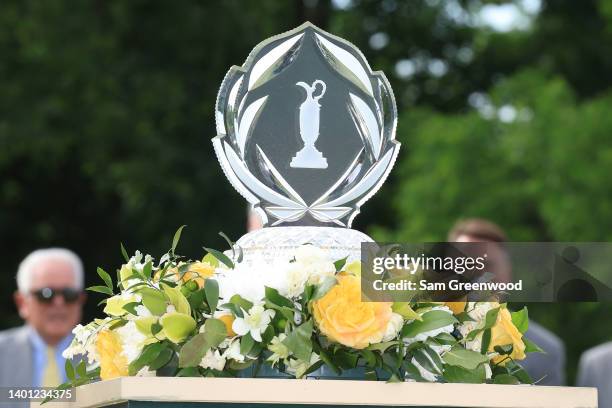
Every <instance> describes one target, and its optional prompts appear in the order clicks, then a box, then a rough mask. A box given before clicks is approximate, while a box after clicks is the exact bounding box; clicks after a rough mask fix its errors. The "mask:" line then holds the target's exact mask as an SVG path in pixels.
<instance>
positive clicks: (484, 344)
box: [480, 329, 491, 354]
mask: <svg viewBox="0 0 612 408" xmlns="http://www.w3.org/2000/svg"><path fill="white" fill-rule="evenodd" d="M490 345H491V329H486V330H485V331H484V332H483V333H482V341H481V343H480V352H481V353H482V354H484V353H486V352H488V351H489V346H490Z"/></svg>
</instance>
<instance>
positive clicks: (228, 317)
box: [217, 313, 236, 337]
mask: <svg viewBox="0 0 612 408" xmlns="http://www.w3.org/2000/svg"><path fill="white" fill-rule="evenodd" d="M217 319H219V320H221V321H222V322H223V324H224V325H225V330H227V337H234V336H235V335H236V332H235V331H234V329H232V324H233V323H234V320H235V318H234V315H232V314H231V313H228V314H223V315H220V316H217Z"/></svg>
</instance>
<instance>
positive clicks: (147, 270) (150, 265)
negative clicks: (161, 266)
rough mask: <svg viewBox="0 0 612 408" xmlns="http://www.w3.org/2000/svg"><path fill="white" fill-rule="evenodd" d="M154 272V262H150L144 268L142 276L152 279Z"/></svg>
mask: <svg viewBox="0 0 612 408" xmlns="http://www.w3.org/2000/svg"><path fill="white" fill-rule="evenodd" d="M152 272H153V262H152V261H149V262H147V263H146V264H145V265H144V267H143V268H142V274H143V275H144V276H145V278H147V279H150V278H151V273H152Z"/></svg>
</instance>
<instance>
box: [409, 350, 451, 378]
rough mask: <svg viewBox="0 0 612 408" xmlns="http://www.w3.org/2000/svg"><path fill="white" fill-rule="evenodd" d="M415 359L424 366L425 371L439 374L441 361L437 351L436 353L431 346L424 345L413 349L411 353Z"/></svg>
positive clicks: (440, 372) (441, 365)
mask: <svg viewBox="0 0 612 408" xmlns="http://www.w3.org/2000/svg"><path fill="white" fill-rule="evenodd" d="M413 355H414V358H415V359H416V361H417V362H418V363H419V364H420V365H421V367H423V368H425V369H426V370H427V371H429V372H431V373H433V374H436V375H441V374H442V367H443V364H444V363H443V362H442V359H441V358H440V356H439V355H438V353H436V352H435V351H434V350H433V349H432V348H431V347H429V346H424V347H421V348H419V349H417V350H415V351H414V353H413Z"/></svg>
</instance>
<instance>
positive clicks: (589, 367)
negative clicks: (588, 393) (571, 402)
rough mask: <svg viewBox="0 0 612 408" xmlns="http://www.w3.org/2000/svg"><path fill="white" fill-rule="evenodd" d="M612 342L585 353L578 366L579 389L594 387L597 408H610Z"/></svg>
mask: <svg viewBox="0 0 612 408" xmlns="http://www.w3.org/2000/svg"><path fill="white" fill-rule="evenodd" d="M611 373H612V342H608V343H604V344H601V345H599V346H597V347H593V348H592V349H590V350H587V351H585V352H584V353H583V354H582V356H581V357H580V364H579V365H578V378H577V380H576V385H577V386H579V387H596V388H597V391H598V396H599V405H598V406H599V408H612V376H611V375H610V374H611Z"/></svg>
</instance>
